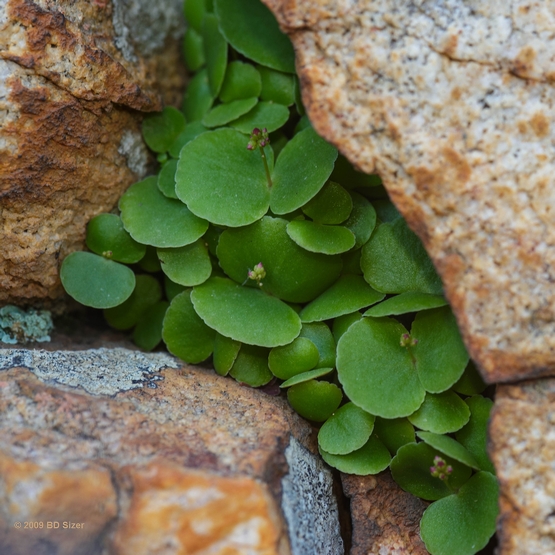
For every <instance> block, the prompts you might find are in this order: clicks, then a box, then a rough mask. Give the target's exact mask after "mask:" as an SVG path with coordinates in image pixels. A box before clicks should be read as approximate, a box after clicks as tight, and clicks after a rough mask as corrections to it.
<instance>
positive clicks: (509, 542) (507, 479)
mask: <svg viewBox="0 0 555 555" xmlns="http://www.w3.org/2000/svg"><path fill="white" fill-rule="evenodd" d="M489 431H490V444H489V454H490V457H491V459H492V461H493V463H494V465H495V468H496V471H497V477H498V479H499V484H500V490H501V494H500V500H499V503H500V510H501V514H500V517H499V520H498V526H497V529H498V530H497V531H498V536H499V553H500V555H521V554H523V553H526V554H528V553H530V554H536V553H538V554H544V553H555V518H554V515H555V473H554V472H553V461H555V379H553V378H550V379H540V380H536V381H528V382H523V383H522V384H516V385H505V386H500V387H498V389H497V394H496V397H495V405H494V408H493V411H492V415H491V422H490V430H489Z"/></svg>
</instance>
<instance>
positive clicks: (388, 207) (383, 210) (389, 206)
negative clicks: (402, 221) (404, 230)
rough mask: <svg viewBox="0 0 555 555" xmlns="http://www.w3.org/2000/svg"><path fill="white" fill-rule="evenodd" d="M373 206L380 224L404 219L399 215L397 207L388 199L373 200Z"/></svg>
mask: <svg viewBox="0 0 555 555" xmlns="http://www.w3.org/2000/svg"><path fill="white" fill-rule="evenodd" d="M372 205H373V206H374V209H375V210H376V215H377V216H378V219H379V220H380V222H384V223H387V222H393V221H395V220H397V219H399V218H402V217H403V216H401V214H399V211H398V210H397V208H396V207H395V205H394V204H393V203H392V202H391V201H390V200H388V199H379V200H373V201H372Z"/></svg>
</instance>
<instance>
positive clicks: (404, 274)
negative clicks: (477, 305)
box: [360, 219, 442, 295]
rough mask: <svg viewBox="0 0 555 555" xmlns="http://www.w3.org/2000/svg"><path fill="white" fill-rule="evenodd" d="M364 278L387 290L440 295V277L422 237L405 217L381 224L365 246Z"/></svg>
mask: <svg viewBox="0 0 555 555" xmlns="http://www.w3.org/2000/svg"><path fill="white" fill-rule="evenodd" d="M360 264H361V267H362V271H363V272H364V279H366V281H367V282H368V283H369V284H370V285H371V286H372V287H373V288H374V289H377V290H378V291H383V292H384V293H406V292H407V291H418V292H420V293H432V294H435V295H441V293H442V286H441V280H440V279H439V276H438V275H437V273H436V271H435V268H434V266H433V264H432V261H431V260H430V259H429V258H428V255H427V253H426V251H425V250H424V247H423V245H422V243H421V242H420V239H419V238H418V237H417V236H416V235H415V234H414V233H413V232H412V231H411V230H410V229H409V227H408V226H407V223H406V222H405V220H403V219H397V220H395V221H394V222H392V223H386V224H381V225H379V226H378V227H377V229H376V230H375V231H374V233H373V234H372V237H371V238H370V240H369V241H368V242H367V243H366V244H365V245H364V247H362V259H361V261H360Z"/></svg>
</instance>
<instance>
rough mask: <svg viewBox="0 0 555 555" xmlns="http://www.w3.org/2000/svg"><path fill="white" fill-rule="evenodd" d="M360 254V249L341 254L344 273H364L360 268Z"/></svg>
mask: <svg viewBox="0 0 555 555" xmlns="http://www.w3.org/2000/svg"><path fill="white" fill-rule="evenodd" d="M360 254H361V252H360V249H356V250H352V249H351V250H350V251H348V252H345V253H343V254H342V255H341V259H342V260H343V273H344V274H355V275H362V270H361V269H360Z"/></svg>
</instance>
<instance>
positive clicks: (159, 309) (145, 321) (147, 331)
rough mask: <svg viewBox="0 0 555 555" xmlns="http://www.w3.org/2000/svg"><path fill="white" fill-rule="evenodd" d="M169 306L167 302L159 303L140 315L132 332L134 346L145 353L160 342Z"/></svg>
mask: <svg viewBox="0 0 555 555" xmlns="http://www.w3.org/2000/svg"><path fill="white" fill-rule="evenodd" d="M169 306H170V303H168V302H167V301H159V302H157V303H155V304H153V305H151V306H149V307H148V308H147V309H146V310H145V311H144V312H143V313H142V314H141V318H140V319H139V321H138V322H137V325H136V326H135V329H134V330H133V341H134V342H135V345H137V346H138V347H140V348H141V349H143V350H145V351H152V349H154V348H155V347H156V346H157V345H158V344H159V343H160V341H162V325H163V322H164V317H165V315H166V310H167V309H168V307H169Z"/></svg>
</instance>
